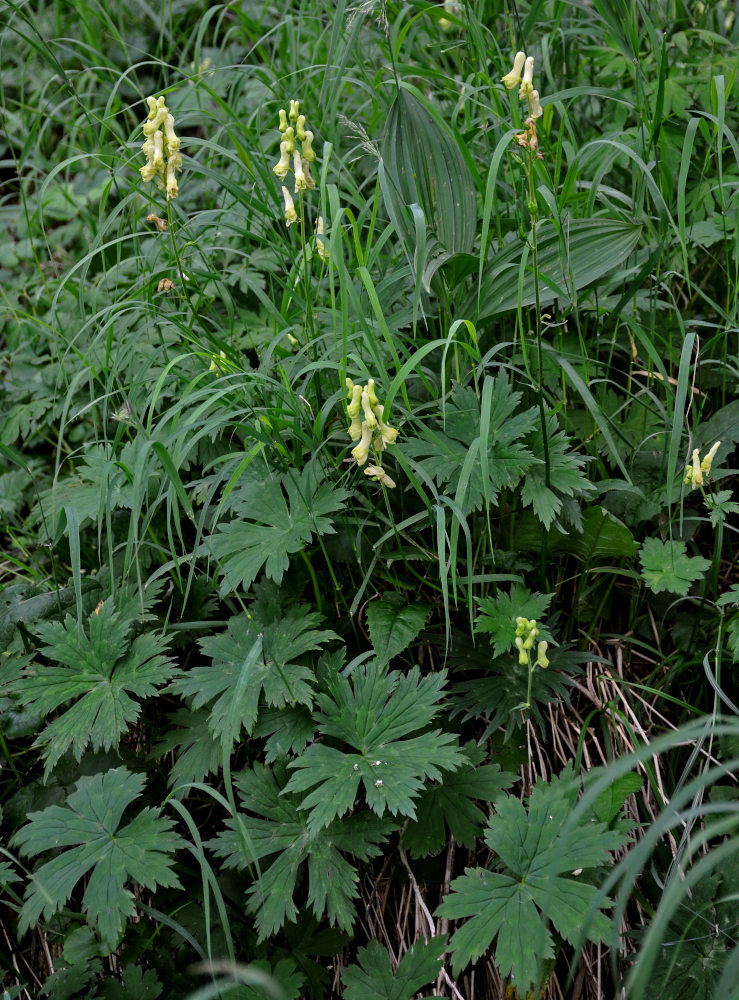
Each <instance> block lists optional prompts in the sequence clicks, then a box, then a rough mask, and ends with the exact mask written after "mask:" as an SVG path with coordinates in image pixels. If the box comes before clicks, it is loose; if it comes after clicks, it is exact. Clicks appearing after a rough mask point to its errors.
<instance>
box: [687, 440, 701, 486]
mask: <svg viewBox="0 0 739 1000" xmlns="http://www.w3.org/2000/svg"><path fill="white" fill-rule="evenodd" d="M690 483H691V486H692V488H693V489H696V488H697V487H698V486H702V485H703V470H702V469H701V462H700V454H699V452H698V449H697V448H694V449H693V476H692V479H691V481H690Z"/></svg>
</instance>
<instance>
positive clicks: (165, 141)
mask: <svg viewBox="0 0 739 1000" xmlns="http://www.w3.org/2000/svg"><path fill="white" fill-rule="evenodd" d="M146 103H147V104H148V106H149V115H148V118H147V120H146V121H145V122H144V124H143V126H142V128H143V132H144V142H143V144H142V146H141V149H142V151H143V153H144V155H145V156H146V163H145V164H144V166H143V167H141V168H140V173H141V178H142V180H144V181H146V182H148V181H153V180H156V182H157V186H158V187H159V189H160V190H161V191H166V192H167V199H168V200H169V199H170V198H176V197H177V195H178V194H179V187H178V185H177V177H176V176H175V175H176V172H177V171H178V170H181V169H182V156H181V154H180V139H179V136H178V135H177V134H176V133H175V130H174V117H173V115H171V114H170V112H169V108H168V107H167V105H166V103H165V100H164V97H156V98H155V97H147V99H146ZM162 128H163V129H164V132H163V133H162V131H161V129H162Z"/></svg>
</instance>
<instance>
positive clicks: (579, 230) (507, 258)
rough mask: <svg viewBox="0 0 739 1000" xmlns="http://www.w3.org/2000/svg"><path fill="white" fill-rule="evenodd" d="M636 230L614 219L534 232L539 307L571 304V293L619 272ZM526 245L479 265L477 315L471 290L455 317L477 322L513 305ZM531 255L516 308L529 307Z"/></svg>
mask: <svg viewBox="0 0 739 1000" xmlns="http://www.w3.org/2000/svg"><path fill="white" fill-rule="evenodd" d="M640 235H641V227H640V226H637V225H635V224H634V223H632V222H622V221H620V220H618V219H573V220H571V221H570V222H568V223H566V224H565V225H564V226H563V227H562V231H561V233H559V232H557V230H556V229H555V228H554V225H553V224H552V223H550V222H543V223H541V224H540V225H539V227H538V229H537V244H538V262H539V304H540V305H542V306H544V305H549V304H550V303H551V302H553V301H554V300H555V299H559V301H560V302H563V303H567V302H572V301H574V300H575V298H576V296H575V294H574V293H575V292H578V291H579V290H580V289H581V288H586V287H587V286H588V285H590V284H592V283H593V282H594V281H597V280H598V279H599V278H602V277H603V276H604V275H605V274H607V273H608V272H609V271H613V270H615V269H616V268H618V267H620V266H621V265H622V264H623V262H624V261H625V260H626V258H627V257H628V256H629V254H630V253H631V252H632V251H633V250H634V248H635V247H636V245H637V243H638V242H639V237H640ZM526 249H527V248H526V245H525V244H523V243H521V242H519V241H518V240H516V241H515V242H514V243H512V244H511V245H510V246H507V247H506V248H505V249H503V250H501V251H500V252H499V253H497V254H496V255H495V256H494V257H493V258H492V260H490V261H489V262H488V263H487V265H486V266H485V270H484V272H483V279H482V285H481V287H480V298H479V310H478V304H477V303H478V298H477V289H475V290H474V291H473V292H472V293H471V294H470V296H469V297H468V298H467V300H466V301H465V302H464V304H463V305H462V307H461V310H460V315H462V316H467V317H469V318H475V317H476V320H477V322H480V321H482V320H486V319H490V318H491V317H492V316H497V315H498V314H499V313H503V312H506V311H507V310H509V309H515V308H516V307H517V306H518V304H519V276H520V270H521V261H522V259H523V255H524V252H525V251H526ZM535 301H536V293H535V287H534V264H533V255H532V253H531V251H530V249H529V250H528V256H527V260H526V263H525V265H524V273H523V282H522V287H521V296H520V304H521V305H522V306H530V305H533V304H534V302H535Z"/></svg>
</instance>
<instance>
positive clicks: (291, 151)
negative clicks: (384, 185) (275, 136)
mask: <svg viewBox="0 0 739 1000" xmlns="http://www.w3.org/2000/svg"><path fill="white" fill-rule="evenodd" d="M279 118H280V123H279V125H278V126H277V127H278V129H279V131H280V135H281V136H282V140H281V142H280V158H279V160H278V161H277V163H276V164H275V165H274V167H273V168H272V170H273V171H274V173H275V174H277V176H278V177H279V178H280V180H281V181H284V179H285V178H286V177H287V175H288V173H289V172H290V169H291V164H292V172H293V176H294V177H295V193H296V194H297V193H298V191H306V190H312V189H313V188H314V187H315V186H316V182H315V181H314V180H313V178H312V177H311V172H310V165H311V163H312V162H313V161H314V160H315V158H316V153H315V150H314V149H313V133H312V132H311V131H310V130H309V129H307V128H306V127H305V115H301V113H300V101H290V111H289V112H286V111H285V109H284V108H280V112H279ZM282 194H283V197H284V199H285V218H286V219H287V224H288V226H289V225H290V224H291V223H292V222H295V219H296V218H297V215H296V214H295V206H294V205H293V200H292V198H291V197H290V195H289V193H288V190H287V188H286V187H283V188H282Z"/></svg>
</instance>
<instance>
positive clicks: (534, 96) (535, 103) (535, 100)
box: [530, 90, 544, 148]
mask: <svg viewBox="0 0 739 1000" xmlns="http://www.w3.org/2000/svg"><path fill="white" fill-rule="evenodd" d="M543 114H544V108H542V106H541V102H540V101H539V91H538V90H534V91H532V93H531V111H530V117H531V118H541V116H542V115H543ZM532 148H533V147H532Z"/></svg>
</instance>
